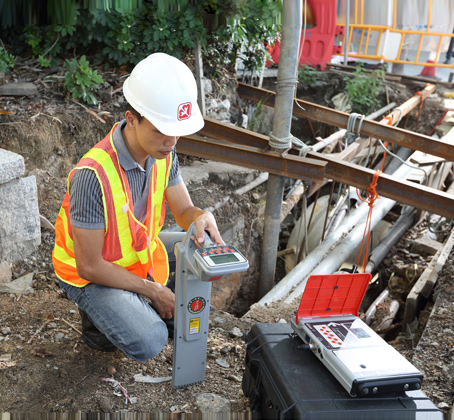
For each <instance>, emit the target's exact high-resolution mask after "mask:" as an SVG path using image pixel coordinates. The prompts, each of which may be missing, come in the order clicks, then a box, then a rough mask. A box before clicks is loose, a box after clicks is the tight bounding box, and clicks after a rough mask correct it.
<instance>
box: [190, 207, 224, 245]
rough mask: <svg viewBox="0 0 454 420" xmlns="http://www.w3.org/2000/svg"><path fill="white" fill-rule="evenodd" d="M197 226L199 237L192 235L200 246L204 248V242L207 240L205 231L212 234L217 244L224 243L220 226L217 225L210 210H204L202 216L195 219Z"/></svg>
mask: <svg viewBox="0 0 454 420" xmlns="http://www.w3.org/2000/svg"><path fill="white" fill-rule="evenodd" d="M195 226H196V229H197V238H196V237H194V236H193V237H192V240H193V241H194V242H195V244H196V245H197V247H198V248H202V243H203V242H204V240H205V231H206V232H208V234H209V235H210V238H211V240H212V241H213V242H214V243H215V244H216V245H224V241H223V240H222V238H221V234H220V233H219V230H218V227H217V225H216V220H215V219H214V216H213V214H212V213H210V212H209V211H204V212H203V213H202V214H201V215H200V216H198V217H197V219H195Z"/></svg>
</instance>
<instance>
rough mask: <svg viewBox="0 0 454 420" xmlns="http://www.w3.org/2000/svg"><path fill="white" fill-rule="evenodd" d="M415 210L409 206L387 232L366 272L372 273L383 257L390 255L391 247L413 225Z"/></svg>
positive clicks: (373, 253)
mask: <svg viewBox="0 0 454 420" xmlns="http://www.w3.org/2000/svg"><path fill="white" fill-rule="evenodd" d="M414 219H415V210H414V209H412V208H409V209H408V210H407V211H406V212H405V213H404V214H402V215H401V216H400V217H399V218H398V219H397V221H396V223H394V225H393V227H392V228H391V229H390V231H389V232H388V233H387V234H386V236H385V237H384V238H383V240H382V241H381V242H380V243H379V244H378V245H377V246H376V247H375V248H374V250H373V251H372V254H371V255H370V257H369V262H368V263H367V265H366V269H365V272H366V273H372V272H373V271H374V270H375V267H377V266H378V265H379V264H380V263H381V262H382V261H383V259H384V258H385V257H386V255H388V253H389V251H390V250H391V248H392V247H393V246H394V245H395V244H396V243H397V242H398V241H399V239H400V238H401V237H402V236H403V235H404V234H405V232H406V231H407V230H408V229H409V228H410V226H412V225H413V222H414Z"/></svg>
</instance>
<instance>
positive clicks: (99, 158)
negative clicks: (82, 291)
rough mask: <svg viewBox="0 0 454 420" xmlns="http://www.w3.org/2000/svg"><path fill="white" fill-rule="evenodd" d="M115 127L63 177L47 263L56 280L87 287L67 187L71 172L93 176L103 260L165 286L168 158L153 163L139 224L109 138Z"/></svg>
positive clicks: (167, 273)
mask: <svg viewBox="0 0 454 420" xmlns="http://www.w3.org/2000/svg"><path fill="white" fill-rule="evenodd" d="M117 126H118V123H117V124H115V125H114V126H113V128H112V130H111V132H110V134H108V135H107V136H106V138H105V139H104V140H102V141H100V142H99V143H98V144H97V145H95V146H94V147H93V148H92V149H91V150H89V151H88V152H87V153H86V154H85V155H84V156H83V157H82V159H81V160H80V162H79V163H78V164H77V166H76V167H75V168H74V169H73V170H72V171H71V173H70V174H69V176H68V185H67V192H66V195H65V198H64V199H63V203H62V206H61V209H60V212H59V214H58V217H57V220H56V222H55V247H54V250H53V252H52V261H53V264H54V269H55V273H56V274H57V276H58V278H59V279H60V280H62V281H64V282H66V283H69V284H71V285H73V286H76V287H83V286H85V285H87V284H88V283H90V282H89V281H87V280H84V279H82V278H81V277H79V276H78V274H77V268H76V260H75V257H74V243H73V235H72V229H71V223H70V216H69V209H70V201H69V183H70V181H71V178H72V176H73V175H74V172H75V171H76V170H79V169H82V168H85V169H91V170H93V171H94V172H95V174H96V177H97V178H98V180H99V183H100V185H101V190H102V201H103V205H104V219H105V235H104V247H103V250H102V256H103V258H104V260H106V261H110V262H112V263H114V264H118V265H120V266H122V267H125V268H126V269H127V270H128V271H130V272H131V273H134V274H136V275H138V276H140V277H142V278H146V276H147V273H149V274H150V276H152V277H153V279H154V281H156V282H157V283H160V284H166V283H167V279H168V276H169V264H168V258H167V251H166V249H165V246H164V245H163V243H162V242H161V240H160V239H159V238H158V234H159V232H160V230H161V228H162V225H163V223H164V218H165V209H166V206H165V194H164V192H165V189H166V187H167V184H168V181H169V174H170V167H171V165H172V154H170V155H169V156H168V157H167V158H166V159H158V160H156V163H155V164H154V165H153V168H152V171H151V180H150V191H149V194H148V203H147V216H146V219H145V222H144V224H143V223H141V222H139V221H138V220H137V219H136V218H135V217H134V211H133V206H132V198H131V190H130V188H129V184H128V180H127V179H126V175H125V173H124V170H123V168H122V167H121V166H120V163H119V161H118V156H117V151H116V150H115V146H114V144H113V140H112V135H113V132H114V130H115V129H116V128H117Z"/></svg>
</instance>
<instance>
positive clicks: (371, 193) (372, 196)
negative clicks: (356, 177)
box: [356, 171, 382, 273]
mask: <svg viewBox="0 0 454 420" xmlns="http://www.w3.org/2000/svg"><path fill="white" fill-rule="evenodd" d="M381 173H382V171H376V172H375V173H374V176H373V178H372V182H371V184H370V186H369V188H368V189H367V197H368V198H367V199H364V198H362V197H361V196H360V194H359V190H358V189H357V190H356V191H357V193H358V197H359V198H360V200H361V201H364V202H365V203H369V213H368V214H367V220H366V226H365V228H364V234H363V240H362V241H361V247H360V249H359V255H358V263H357V266H358V267H359V263H360V259H361V253H362V251H363V245H364V239H365V238H366V233H367V242H366V249H365V252H364V257H363V263H362V265H361V271H360V272H361V273H364V270H365V269H366V264H367V257H368V251H369V242H370V227H371V224H372V208H373V207H374V203H375V200H376V199H377V198H379V196H378V194H377V191H376V190H375V188H376V187H377V183H378V177H379V176H380V174H381Z"/></svg>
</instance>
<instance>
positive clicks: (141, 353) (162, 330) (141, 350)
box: [125, 320, 168, 362]
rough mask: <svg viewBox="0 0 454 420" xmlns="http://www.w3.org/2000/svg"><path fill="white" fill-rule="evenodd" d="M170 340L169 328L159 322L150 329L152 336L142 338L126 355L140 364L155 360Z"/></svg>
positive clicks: (147, 335)
mask: <svg viewBox="0 0 454 420" xmlns="http://www.w3.org/2000/svg"><path fill="white" fill-rule="evenodd" d="M167 339H168V331H167V327H166V325H165V324H164V322H163V321H161V320H159V322H156V323H155V324H153V325H152V326H151V327H150V334H146V336H143V337H140V338H139V339H138V340H136V342H135V343H133V344H132V345H131V346H130V350H129V351H125V353H126V355H127V356H128V357H130V358H131V359H134V360H137V361H138V362H144V361H146V360H149V359H153V358H154V357H156V356H157V355H158V354H159V353H161V350H162V349H163V348H164V346H165V345H166V343H167Z"/></svg>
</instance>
